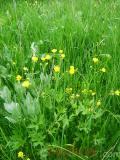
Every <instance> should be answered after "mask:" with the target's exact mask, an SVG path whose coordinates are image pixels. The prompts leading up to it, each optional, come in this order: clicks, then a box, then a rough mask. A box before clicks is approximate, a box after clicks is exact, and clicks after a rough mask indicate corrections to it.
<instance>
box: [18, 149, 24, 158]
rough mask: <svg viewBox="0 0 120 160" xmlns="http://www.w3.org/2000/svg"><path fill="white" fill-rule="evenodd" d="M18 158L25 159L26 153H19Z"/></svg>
mask: <svg viewBox="0 0 120 160" xmlns="http://www.w3.org/2000/svg"><path fill="white" fill-rule="evenodd" d="M18 158H22V159H23V158H24V153H23V152H22V151H20V152H18Z"/></svg>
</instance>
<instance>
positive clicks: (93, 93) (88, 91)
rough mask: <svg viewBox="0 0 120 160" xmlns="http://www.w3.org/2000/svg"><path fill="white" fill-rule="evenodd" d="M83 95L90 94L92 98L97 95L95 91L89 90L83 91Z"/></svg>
mask: <svg viewBox="0 0 120 160" xmlns="http://www.w3.org/2000/svg"><path fill="white" fill-rule="evenodd" d="M81 92H82V93H83V94H90V95H92V96H95V95H96V91H93V90H91V89H90V90H89V89H83V90H82V91H81Z"/></svg>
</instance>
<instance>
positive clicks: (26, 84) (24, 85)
mask: <svg viewBox="0 0 120 160" xmlns="http://www.w3.org/2000/svg"><path fill="white" fill-rule="evenodd" d="M22 86H23V87H24V88H29V86H30V82H29V80H25V81H24V82H23V83H22Z"/></svg>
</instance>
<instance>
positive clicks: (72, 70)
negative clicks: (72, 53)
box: [69, 66, 75, 75]
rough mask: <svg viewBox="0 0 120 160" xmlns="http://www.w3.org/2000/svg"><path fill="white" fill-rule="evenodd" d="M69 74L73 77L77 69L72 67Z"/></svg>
mask: <svg viewBox="0 0 120 160" xmlns="http://www.w3.org/2000/svg"><path fill="white" fill-rule="evenodd" d="M69 73H70V74H71V75H72V74H74V73H75V68H74V66H70V69H69Z"/></svg>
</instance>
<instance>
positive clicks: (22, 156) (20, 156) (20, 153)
mask: <svg viewBox="0 0 120 160" xmlns="http://www.w3.org/2000/svg"><path fill="white" fill-rule="evenodd" d="M24 157H25V155H24V153H23V152H22V151H20V152H18V158H21V159H24ZM25 159H26V160H30V158H26V157H25Z"/></svg>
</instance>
